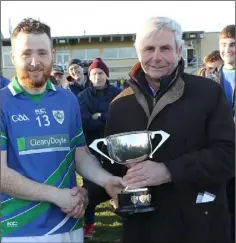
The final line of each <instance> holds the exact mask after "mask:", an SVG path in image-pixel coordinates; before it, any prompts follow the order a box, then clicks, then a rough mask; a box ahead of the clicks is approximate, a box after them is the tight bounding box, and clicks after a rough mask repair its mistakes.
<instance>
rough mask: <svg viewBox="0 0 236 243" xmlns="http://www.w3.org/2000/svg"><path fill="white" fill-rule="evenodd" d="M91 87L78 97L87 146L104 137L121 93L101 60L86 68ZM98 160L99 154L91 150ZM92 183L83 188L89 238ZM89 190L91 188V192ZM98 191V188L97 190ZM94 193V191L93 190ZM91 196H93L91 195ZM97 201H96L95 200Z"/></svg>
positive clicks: (92, 202)
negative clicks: (87, 200) (86, 195)
mask: <svg viewBox="0 0 236 243" xmlns="http://www.w3.org/2000/svg"><path fill="white" fill-rule="evenodd" d="M88 76H89V80H90V81H91V85H90V87H89V88H87V89H86V90H84V91H82V92H81V93H80V94H79V95H78V100H79V105H80V111H81V116H82V124H83V129H84V132H85V140H86V143H87V144H88V145H89V144H91V143H92V142H93V141H94V140H95V139H98V138H103V137H104V129H105V124H106V119H107V115H108V108H109V105H110V103H111V101H112V100H113V99H114V98H115V97H116V96H117V95H118V94H119V93H120V92H121V89H119V88H118V87H115V86H113V85H111V84H110V83H109V81H108V77H109V69H108V67H107V66H106V64H105V63H104V62H103V61H102V59H101V58H96V59H94V60H93V62H92V63H91V65H90V66H89V68H88ZM91 153H92V154H93V155H95V156H96V157H97V158H98V159H99V160H101V157H100V156H99V154H97V153H96V152H94V151H92V150H91ZM94 186H95V185H94V183H92V182H90V181H87V180H84V187H85V188H86V189H87V190H88V192H90V201H91V203H90V204H89V206H88V208H87V211H86V214H85V225H84V236H85V238H90V237H92V236H93V234H94V233H95V227H94V216H95V207H96V205H97V203H95V201H94V199H93V198H94V193H95V192H94ZM90 188H93V189H92V191H91V190H90ZM98 190H99V188H98ZM95 191H96V189H95ZM92 194H93V195H92ZM96 201H97V200H96Z"/></svg>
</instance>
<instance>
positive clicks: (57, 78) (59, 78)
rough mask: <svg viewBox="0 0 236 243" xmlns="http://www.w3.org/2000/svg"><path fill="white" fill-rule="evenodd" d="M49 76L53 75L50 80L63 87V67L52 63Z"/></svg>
mask: <svg viewBox="0 0 236 243" xmlns="http://www.w3.org/2000/svg"><path fill="white" fill-rule="evenodd" d="M51 76H53V77H54V79H53V78H52V80H51V81H54V82H56V83H55V84H56V85H59V86H61V87H62V88H64V87H65V81H64V69H63V67H62V66H60V65H57V64H54V65H53V68H52V72H51Z"/></svg>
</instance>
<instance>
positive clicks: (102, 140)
mask: <svg viewBox="0 0 236 243" xmlns="http://www.w3.org/2000/svg"><path fill="white" fill-rule="evenodd" d="M100 142H103V143H104V144H105V145H107V140H106V139H105V138H101V139H95V140H94V141H93V142H92V143H91V144H90V145H89V147H90V148H91V149H93V150H95V151H96V152H98V153H99V154H101V155H102V156H104V157H105V158H107V159H109V160H110V161H111V163H112V164H114V160H112V159H111V158H109V157H108V156H107V155H106V154H104V153H103V152H102V151H101V150H100V149H98V143H100Z"/></svg>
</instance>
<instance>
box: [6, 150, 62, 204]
mask: <svg viewBox="0 0 236 243" xmlns="http://www.w3.org/2000/svg"><path fill="white" fill-rule="evenodd" d="M1 192H4V193H6V194H9V195H11V196H13V197H16V198H20V199H25V200H30V201H48V202H53V201H55V198H54V197H55V196H56V195H57V193H58V189H57V188H55V187H52V186H48V185H45V184H41V183H37V182H35V181H32V180H30V179H28V178H26V177H24V176H22V175H21V174H19V173H18V172H16V171H15V170H13V169H11V168H9V167H8V166H7V151H1Z"/></svg>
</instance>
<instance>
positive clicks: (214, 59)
mask: <svg viewBox="0 0 236 243" xmlns="http://www.w3.org/2000/svg"><path fill="white" fill-rule="evenodd" d="M222 64H223V60H222V58H221V56H220V52H219V51H213V52H212V53H210V54H209V55H207V56H205V57H204V59H203V67H202V68H201V69H200V70H199V72H198V75H199V76H202V77H206V78H210V79H212V80H214V81H216V82H219V79H218V77H217V75H216V73H217V71H218V69H219V68H220V66H221V65H222Z"/></svg>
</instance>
